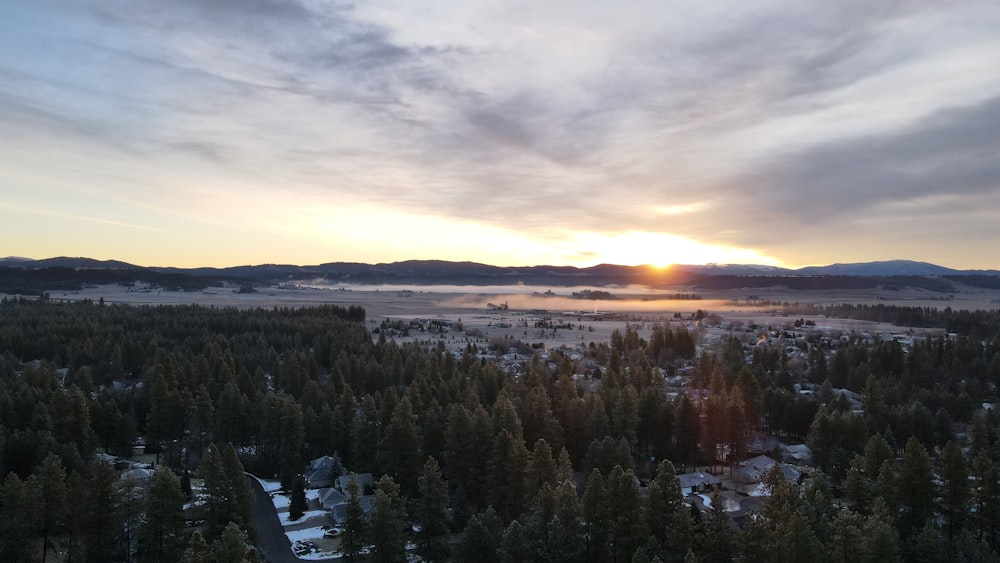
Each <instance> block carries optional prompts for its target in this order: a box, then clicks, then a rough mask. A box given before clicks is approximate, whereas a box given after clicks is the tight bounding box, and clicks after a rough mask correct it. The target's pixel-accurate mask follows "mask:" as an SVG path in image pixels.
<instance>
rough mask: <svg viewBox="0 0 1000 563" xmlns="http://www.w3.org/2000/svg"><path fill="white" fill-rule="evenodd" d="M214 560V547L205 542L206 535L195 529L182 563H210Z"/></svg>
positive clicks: (182, 557)
mask: <svg viewBox="0 0 1000 563" xmlns="http://www.w3.org/2000/svg"><path fill="white" fill-rule="evenodd" d="M211 561H212V548H211V547H210V546H209V545H208V544H207V543H205V537H204V536H202V535H201V532H200V531H198V530H195V532H194V534H192V535H191V540H190V541H188V547H187V549H185V550H184V554H183V555H182V556H181V563H209V562H211Z"/></svg>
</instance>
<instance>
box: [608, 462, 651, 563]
mask: <svg viewBox="0 0 1000 563" xmlns="http://www.w3.org/2000/svg"><path fill="white" fill-rule="evenodd" d="M606 489H607V492H606V494H605V496H604V506H603V508H602V510H601V511H600V514H601V519H600V523H601V524H600V525H602V526H603V527H604V529H605V530H606V533H607V535H608V538H609V547H610V552H611V559H612V561H628V560H630V559H631V557H632V553H633V552H634V551H635V549H636V548H637V547H639V544H640V542H641V541H642V539H643V538H644V537H645V535H646V531H645V528H646V523H645V521H644V520H643V514H642V510H640V509H638V508H639V507H640V506H641V504H642V503H641V494H640V492H639V483H638V480H637V479H636V478H635V474H634V473H632V470H631V469H629V470H628V471H625V470H624V469H622V467H621V466H620V465H616V466H615V468H614V469H613V470H612V471H611V474H610V475H608V479H607V482H606Z"/></svg>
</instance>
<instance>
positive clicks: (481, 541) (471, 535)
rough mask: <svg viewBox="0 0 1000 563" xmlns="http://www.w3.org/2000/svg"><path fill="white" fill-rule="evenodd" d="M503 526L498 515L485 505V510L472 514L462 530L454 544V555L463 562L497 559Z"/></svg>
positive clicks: (487, 561) (472, 562)
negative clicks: (456, 542)
mask: <svg viewBox="0 0 1000 563" xmlns="http://www.w3.org/2000/svg"><path fill="white" fill-rule="evenodd" d="M503 535H504V528H503V523H502V522H501V521H500V517H499V516H497V513H496V512H495V511H494V510H493V507H487V509H486V511H485V512H482V513H480V514H476V515H473V516H472V518H470V519H469V523H468V525H466V527H465V530H464V531H463V532H462V535H461V537H460V538H459V540H458V545H457V546H456V553H455V555H456V557H457V558H458V560H459V561H461V562H463V563H494V562H496V561H499V551H500V544H501V542H502V541H503Z"/></svg>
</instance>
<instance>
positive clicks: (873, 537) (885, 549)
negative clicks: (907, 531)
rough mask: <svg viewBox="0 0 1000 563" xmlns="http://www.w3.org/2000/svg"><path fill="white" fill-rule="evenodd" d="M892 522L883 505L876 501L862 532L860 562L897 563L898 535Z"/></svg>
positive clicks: (881, 502) (879, 500) (880, 501)
mask: <svg viewBox="0 0 1000 563" xmlns="http://www.w3.org/2000/svg"><path fill="white" fill-rule="evenodd" d="M892 521H893V519H892V517H891V516H890V515H889V510H888V508H887V507H886V506H885V503H884V502H883V501H882V500H881V499H877V500H876V501H875V505H874V507H873V508H872V513H871V515H870V516H868V519H867V520H866V521H865V527H864V529H863V530H862V536H863V537H862V543H861V548H862V557H861V561H864V562H866V563H896V562H897V561H899V535H898V534H897V533H896V528H895V527H894V526H893V525H892Z"/></svg>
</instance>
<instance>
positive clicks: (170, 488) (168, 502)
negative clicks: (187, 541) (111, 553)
mask: <svg viewBox="0 0 1000 563" xmlns="http://www.w3.org/2000/svg"><path fill="white" fill-rule="evenodd" d="M183 510H184V493H183V492H182V491H181V484H180V480H179V479H178V478H177V476H176V475H174V474H173V473H172V472H171V471H170V470H169V469H167V468H165V467H160V468H159V469H157V470H156V472H155V473H153V478H152V480H151V481H150V484H149V489H148V490H147V492H146V518H145V522H144V523H143V526H142V528H140V529H139V553H140V554H141V556H142V559H143V560H144V561H162V562H172V561H176V560H177V558H178V556H179V555H180V549H181V547H182V545H183V540H182V532H183V528H184V512H183Z"/></svg>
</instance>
